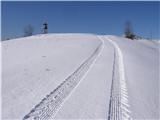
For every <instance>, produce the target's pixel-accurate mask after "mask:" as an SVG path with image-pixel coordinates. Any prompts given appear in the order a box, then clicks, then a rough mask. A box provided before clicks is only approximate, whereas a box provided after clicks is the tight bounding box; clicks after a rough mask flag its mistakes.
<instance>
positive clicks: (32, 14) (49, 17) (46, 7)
mask: <svg viewBox="0 0 160 120" xmlns="http://www.w3.org/2000/svg"><path fill="white" fill-rule="evenodd" d="M159 6H160V2H136V1H135V2H127V1H126V2H113V1H112V2H111V1H110V2H109V1H103V2H98V1H94V2H82V1H81V2H76V1H70V2H68V1H66V2H56V1H50V2H43V1H41V2H33V1H31V2H29V1H28V2H23V1H21V2H16V1H14V2H2V6H1V7H2V38H11V37H19V36H23V29H24V27H25V26H26V25H28V24H31V25H32V26H33V27H34V34H38V33H41V29H42V27H43V26H42V24H43V23H44V22H48V24H49V32H50V33H66V32H67V33H70V32H81V33H97V34H115V35H122V34H123V32H124V24H125V22H126V21H128V20H129V21H131V23H132V27H133V30H134V33H136V34H138V35H141V36H144V37H151V33H152V37H153V38H156V39H157V38H160V35H159V34H160V31H159V27H160V25H159V24H160V19H159V17H160V13H159V11H160V8H159Z"/></svg>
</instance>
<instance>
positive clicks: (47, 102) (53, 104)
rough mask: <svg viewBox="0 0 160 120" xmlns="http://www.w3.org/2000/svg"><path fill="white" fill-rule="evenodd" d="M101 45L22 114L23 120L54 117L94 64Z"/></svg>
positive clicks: (43, 119) (102, 44)
mask: <svg viewBox="0 0 160 120" xmlns="http://www.w3.org/2000/svg"><path fill="white" fill-rule="evenodd" d="M103 46H104V43H103V42H102V43H100V45H99V46H98V47H97V48H96V50H95V51H94V52H93V54H92V55H91V56H90V57H89V58H88V59H87V60H86V61H85V62H84V63H83V64H81V66H80V67H79V68H78V69H77V70H76V71H75V72H74V73H72V74H71V75H70V76H69V77H68V78H67V79H65V80H64V81H63V82H62V83H61V84H60V85H59V86H58V87H57V88H56V89H55V90H53V91H51V92H50V94H48V95H47V96H46V97H45V98H43V99H42V100H41V102H40V103H39V104H37V105H36V106H35V107H34V108H33V109H32V110H31V111H30V112H29V113H28V114H27V115H25V116H24V118H23V120H48V119H51V117H54V116H55V114H56V113H57V112H58V110H59V109H60V107H61V106H62V104H63V103H64V102H65V100H66V99H67V97H69V95H70V94H71V93H72V92H73V90H74V89H75V87H77V86H78V84H79V83H80V81H81V80H82V79H83V77H85V75H86V74H87V72H88V71H89V69H90V68H91V66H92V65H94V62H95V61H96V59H97V57H98V56H99V54H100V52H101V50H102V47H103Z"/></svg>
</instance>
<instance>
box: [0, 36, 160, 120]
mask: <svg viewBox="0 0 160 120" xmlns="http://www.w3.org/2000/svg"><path fill="white" fill-rule="evenodd" d="M1 46H2V118H3V119H49V118H53V119H117V120H120V119H121V118H123V119H158V117H159V116H158V111H159V101H158V100H159V84H158V83H159V76H158V75H159V43H158V42H152V41H147V40H138V41H137V40H136V41H132V40H129V39H126V38H123V37H117V36H113V35H95V34H82V33H75V34H72V33H68V34H41V35H35V36H30V37H25V38H18V39H13V40H8V41H3V42H2V43H1Z"/></svg>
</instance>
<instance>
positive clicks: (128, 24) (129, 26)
mask: <svg viewBox="0 0 160 120" xmlns="http://www.w3.org/2000/svg"><path fill="white" fill-rule="evenodd" d="M124 32H125V37H126V38H129V39H132V40H133V39H134V38H135V35H134V33H133V28H132V24H131V22H130V21H127V22H126V24H125V31H124Z"/></svg>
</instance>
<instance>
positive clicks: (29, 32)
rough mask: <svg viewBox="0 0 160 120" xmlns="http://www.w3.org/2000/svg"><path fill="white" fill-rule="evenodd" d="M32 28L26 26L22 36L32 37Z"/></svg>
mask: <svg viewBox="0 0 160 120" xmlns="http://www.w3.org/2000/svg"><path fill="white" fill-rule="evenodd" d="M33 31H34V29H33V26H32V25H30V24H29V25H27V26H26V27H25V28H24V36H25V37H26V36H32V35H33Z"/></svg>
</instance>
